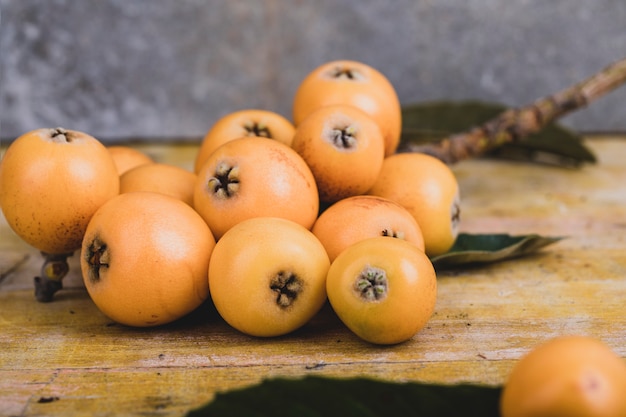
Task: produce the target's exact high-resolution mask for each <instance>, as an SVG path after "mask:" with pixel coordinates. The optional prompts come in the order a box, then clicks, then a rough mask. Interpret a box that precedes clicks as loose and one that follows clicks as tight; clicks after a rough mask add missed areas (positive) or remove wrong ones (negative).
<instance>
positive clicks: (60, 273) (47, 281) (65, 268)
mask: <svg viewBox="0 0 626 417" xmlns="http://www.w3.org/2000/svg"><path fill="white" fill-rule="evenodd" d="M41 255H42V256H43V258H44V262H43V265H42V266H41V276H40V277H35V278H34V282H35V298H36V299H37V301H39V302H42V303H48V302H50V301H52V299H53V297H54V294H55V293H56V292H57V291H59V290H60V289H62V288H63V278H64V277H65V276H66V275H67V273H68V272H69V270H70V267H69V265H68V263H67V258H68V257H70V256H72V255H73V254H72V253H63V254H52V253H46V252H41Z"/></svg>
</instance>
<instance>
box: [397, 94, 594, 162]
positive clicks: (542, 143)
mask: <svg viewBox="0 0 626 417" xmlns="http://www.w3.org/2000/svg"><path fill="white" fill-rule="evenodd" d="M506 109H507V107H506V106H504V105H501V104H497V103H485V102H480V101H462V102H448V101H437V102H424V103H416V104H410V105H406V106H404V107H403V109H402V138H401V145H400V146H401V147H402V144H406V143H409V142H411V143H416V144H421V143H427V142H434V141H438V140H441V139H443V138H445V137H447V136H450V135H452V134H456V133H463V132H465V131H468V130H469V129H471V128H472V127H476V126H480V125H481V124H483V123H485V122H487V121H489V120H490V119H492V118H494V117H496V116H498V115H499V114H500V113H502V112H503V111H504V110H506ZM487 155H488V156H491V157H499V158H507V159H516V160H522V161H529V162H541V163H548V164H554V165H559V166H572V167H576V166H579V165H581V164H583V163H585V162H589V163H595V162H596V157H595V155H594V154H593V153H592V152H591V151H590V150H589V149H588V148H587V147H585V145H584V144H583V141H582V138H581V137H580V136H579V135H576V134H575V133H573V132H572V131H570V130H568V129H566V128H564V127H562V126H560V125H558V124H556V123H553V124H550V125H548V126H546V127H545V128H544V129H543V130H541V131H540V132H538V133H535V134H532V135H529V136H527V137H526V138H524V139H523V140H522V141H520V142H517V143H508V144H505V145H502V146H500V147H499V148H497V149H495V150H493V151H491V152H489V153H488V154H487Z"/></svg>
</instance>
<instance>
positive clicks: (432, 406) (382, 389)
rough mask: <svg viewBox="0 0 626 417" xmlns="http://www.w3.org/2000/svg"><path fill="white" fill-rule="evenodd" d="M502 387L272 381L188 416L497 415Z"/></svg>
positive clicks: (233, 393)
mask: <svg viewBox="0 0 626 417" xmlns="http://www.w3.org/2000/svg"><path fill="white" fill-rule="evenodd" d="M500 393H501V387H490V386H479V385H470V384H458V385H436V384H425V383H418V382H407V383H399V382H387V381H380V380H375V379H370V378H348V379H339V378H330V377H321V376H307V377H303V378H300V379H288V378H276V379H269V380H265V381H263V382H261V383H260V384H257V385H254V386H251V387H247V388H243V389H238V390H233V391H228V392H225V393H218V394H216V396H215V398H214V399H213V401H211V402H209V403H208V404H206V405H204V406H202V407H200V408H198V409H196V410H192V411H190V412H189V413H188V414H187V416H188V417H202V416H204V417H209V416H220V417H226V416H229V417H239V416H241V417H264V416H267V417H270V416H271V417H286V416H298V417H327V416H328V417H332V416H341V417H350V416H354V417H356V416H359V417H395V416H425V417H444V416H463V415H471V416H481V417H497V416H498V415H499V411H498V403H499V398H500Z"/></svg>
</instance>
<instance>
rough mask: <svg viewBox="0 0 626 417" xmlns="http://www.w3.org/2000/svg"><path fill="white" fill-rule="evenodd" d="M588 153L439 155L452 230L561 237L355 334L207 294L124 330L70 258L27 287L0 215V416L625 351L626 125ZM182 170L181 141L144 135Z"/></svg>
mask: <svg viewBox="0 0 626 417" xmlns="http://www.w3.org/2000/svg"><path fill="white" fill-rule="evenodd" d="M586 143H587V144H588V145H589V147H590V148H591V149H592V150H593V151H594V152H595V153H596V155H597V157H598V159H599V162H598V164H596V165H586V166H584V167H583V168H581V169H576V170H570V169H563V168H555V167H549V166H538V165H529V164H522V163H510V162H503V161H493V160H472V161H465V162H462V163H460V164H457V165H455V166H454V167H453V169H454V171H455V173H456V174H457V176H458V179H459V182H460V185H461V192H462V220H461V222H462V229H463V231H466V232H471V233H510V234H528V233H539V234H542V235H549V236H567V238H566V239H564V240H562V241H560V242H558V243H556V244H554V245H552V246H549V247H547V248H545V249H544V250H543V251H542V252H540V253H538V254H536V255H532V256H527V257H524V258H520V259H516V260H509V261H505V262H502V263H499V264H493V265H490V266H483V267H474V268H458V269H455V270H453V271H449V272H440V273H439V277H438V278H439V294H438V301H437V307H436V310H435V313H434V316H433V317H432V319H431V321H430V322H429V324H428V326H427V327H426V328H425V329H424V330H423V331H421V332H420V333H419V334H418V335H416V336H415V337H414V338H413V339H412V340H410V341H409V342H407V343H403V344H400V345H397V346H391V347H378V346H373V345H369V344H367V343H365V342H362V341H361V340H359V339H357V338H356V337H355V336H354V335H352V334H351V333H350V332H349V331H348V330H347V329H346V328H345V327H344V326H343V325H342V324H341V323H340V322H339V321H338V319H337V318H336V317H335V316H334V315H333V312H332V310H330V308H328V307H327V308H325V309H324V310H323V311H322V312H321V313H320V314H319V315H318V316H317V317H316V318H315V319H314V320H313V321H312V322H311V323H310V324H309V325H308V326H306V327H305V328H303V329H301V330H299V331H297V332H296V333H294V334H290V335H288V336H285V337H280V338H274V339H257V338H252V337H248V336H245V335H242V334H240V333H238V332H237V331H235V330H233V329H232V328H229V327H228V325H226V324H225V322H224V321H223V320H222V319H221V318H220V317H219V316H218V315H217V314H216V313H215V311H214V310H213V309H211V307H210V306H209V305H207V306H203V307H202V308H200V309H199V310H198V311H196V312H195V313H193V314H192V315H190V316H189V317H187V318H185V319H183V320H180V321H179V322H176V323H174V324H171V325H167V326H164V327H161V328H153V329H135V328H128V327H124V326H121V325H118V324H115V323H113V322H112V321H111V320H110V319H108V318H107V317H105V316H104V315H102V314H101V313H100V312H99V311H98V310H97V309H96V307H95V306H94V304H93V303H92V302H91V300H90V299H89V296H88V294H87V292H86V291H85V289H84V286H83V284H82V279H81V277H80V271H79V268H78V263H77V259H76V258H77V256H76V255H75V256H74V257H72V258H71V267H72V271H71V272H70V275H69V276H68V277H66V279H65V281H64V285H65V288H64V289H63V290H62V291H61V292H59V293H57V294H56V296H55V300H54V301H53V302H52V303H47V304H44V303H38V302H37V301H35V299H34V295H33V284H32V278H33V277H34V276H35V275H36V274H38V270H39V268H40V264H41V259H40V257H39V254H38V252H37V251H36V250H33V249H32V248H30V247H28V246H27V245H25V244H24V243H22V242H21V241H20V240H19V239H18V238H17V237H15V235H13V234H12V232H11V231H10V229H9V228H8V226H7V225H6V223H5V221H4V219H1V220H0V233H1V241H0V274H1V275H0V415H3V416H4V415H6V416H40V415H46V416H72V415H77V416H78V415H101V416H106V415H129V416H139V415H142V416H145V415H159V416H179V415H183V414H185V412H187V411H188V410H190V409H192V408H195V407H198V406H200V405H202V404H204V403H206V402H207V401H209V400H211V398H212V397H213V395H214V394H215V392H217V391H223V390H228V389H232V388H235V387H244V386H247V385H250V384H255V383H258V382H259V381H261V380H262V379H264V378H268V377H276V376H283V377H300V376H304V375H326V376H341V377H350V376H369V377H374V378H382V379H387V380H394V381H428V382H439V383H457V382H474V383H481V384H501V383H502V382H503V381H504V379H505V377H506V375H507V373H508V372H509V370H510V369H511V366H512V365H513V364H514V363H515V361H516V360H517V359H518V358H519V357H520V355H522V354H524V353H525V352H527V351H528V350H529V349H530V348H532V347H533V346H534V345H535V344H536V343H538V342H540V341H542V340H546V339H548V338H551V337H554V336H557V335H562V334H573V333H576V334H586V335H592V336H595V337H599V338H601V339H602V340H604V341H605V342H606V343H607V344H608V345H610V346H611V347H612V348H613V349H614V350H615V351H616V352H617V353H618V354H619V355H620V356H622V357H626V305H625V300H626V238H625V234H626V163H625V162H624V161H626V138H625V137H621V136H618V135H615V136H601V137H597V136H594V137H589V138H587V142H586ZM138 147H139V148H140V149H142V150H144V151H146V152H147V153H149V154H150V155H152V156H153V157H154V158H155V159H156V160H158V161H161V162H167V163H173V164H176V165H179V166H184V167H188V168H190V167H191V166H192V163H193V159H194V157H195V152H196V150H197V147H196V146H194V145H180V146H175V147H174V146H169V145H142V146H138Z"/></svg>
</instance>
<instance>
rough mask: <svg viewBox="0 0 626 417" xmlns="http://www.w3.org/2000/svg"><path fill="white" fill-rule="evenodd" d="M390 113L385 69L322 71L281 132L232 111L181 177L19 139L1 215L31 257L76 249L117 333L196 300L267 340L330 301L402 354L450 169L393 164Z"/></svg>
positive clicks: (446, 228) (425, 287) (448, 203)
mask: <svg viewBox="0 0 626 417" xmlns="http://www.w3.org/2000/svg"><path fill="white" fill-rule="evenodd" d="M401 119H402V116H401V107H400V102H399V99H398V96H397V93H396V91H395V89H394V87H393V86H392V84H391V83H390V81H389V80H388V79H387V78H386V77H385V76H384V75H383V74H382V73H381V72H379V71H377V70H376V69H374V68H372V67H371V66H368V65H366V64H364V63H361V62H356V61H346V60H343V61H332V62H327V63H325V64H323V65H321V66H319V67H318V68H316V69H315V70H313V71H312V72H311V73H309V74H308V75H307V76H306V77H305V78H304V79H303V80H302V82H301V83H300V85H299V87H298V88H297V91H296V93H295V95H294V99H293V114H292V121H290V120H288V119H287V118H285V117H283V116H282V115H280V114H278V113H275V112H272V111H268V110H260V109H243V110H239V111H235V112H232V113H229V114H227V115H225V116H223V117H221V118H220V119H219V120H217V121H216V122H215V123H214V124H213V125H212V126H210V128H209V129H208V131H207V133H206V135H205V137H204V138H203V140H202V142H201V144H200V147H199V149H198V152H197V155H196V160H195V161H194V167H193V170H186V169H183V168H180V167H177V166H173V165H168V164H164V163H157V162H155V161H154V160H153V159H152V158H150V157H148V156H147V155H146V154H144V153H142V152H140V151H138V150H136V149H134V148H131V147H126V146H109V147H106V146H104V145H103V144H102V143H100V142H99V141H98V140H97V139H95V138H94V137H92V136H90V135H89V134H86V133H83V132H79V131H74V130H68V129H63V128H55V129H38V130H34V131H31V132H28V133H26V134H24V135H22V136H20V137H19V138H18V139H16V140H15V141H14V142H13V143H11V145H10V146H9V148H8V149H7V152H6V154H5V157H4V158H3V161H2V164H1V165H0V206H1V207H2V211H3V213H4V216H5V218H6V220H7V222H8V224H9V225H10V226H11V228H12V229H13V230H14V231H15V232H16V234H18V235H19V236H20V237H21V238H22V239H23V240H24V241H26V242H27V243H28V244H30V245H31V246H33V247H35V248H37V249H38V250H40V251H42V252H43V253H46V254H59V255H63V254H71V253H73V252H75V251H80V264H81V272H82V276H83V280H84V283H85V286H86V289H87V291H88V293H89V295H90V297H91V299H92V300H93V301H94V303H95V304H96V306H97V307H98V308H99V309H100V310H101V311H102V312H103V313H104V314H105V315H107V316H108V317H109V318H111V319H113V320H115V321H117V322H119V323H122V324H125V325H128V326H142V327H145V326H157V325H162V324H165V323H169V322H172V321H174V320H177V319H179V318H181V317H183V316H185V315H187V314H188V313H190V312H191V311H193V310H195V309H196V308H197V307H199V306H200V305H201V304H202V303H203V302H205V301H207V300H209V299H210V300H211V301H212V302H213V303H214V305H215V307H216V309H217V311H218V312H219V314H220V315H221V316H222V317H223V319H224V320H225V321H226V322H227V323H228V324H230V325H231V326H232V327H234V328H236V329H237V330H239V331H241V332H243V333H246V334H249V335H253V336H259V337H271V336H278V335H284V334H287V333H290V332H292V331H294V330H296V329H298V328H300V327H302V326H303V325H305V324H306V323H307V322H309V320H311V318H312V317H313V316H315V314H317V313H318V312H319V310H320V309H321V308H322V307H323V305H324V304H325V303H326V302H327V301H328V302H329V303H330V305H331V306H332V309H333V310H334V311H335V312H336V314H337V316H338V317H339V318H340V319H341V321H342V322H343V323H345V325H346V326H347V327H348V328H349V329H350V330H351V331H353V332H354V333H355V334H356V335H358V336H359V337H360V338H362V339H364V340H366V341H368V342H371V343H374V344H395V343H400V342H403V341H406V340H408V339H410V338H411V337H413V336H414V335H415V334H416V333H417V332H419V331H420V330H421V329H422V328H423V327H424V326H425V324H426V323H427V321H428V320H429V319H430V317H431V315H432V313H433V310H434V307H435V302H436V298H437V297H436V295H437V280H436V274H435V270H434V268H433V265H432V263H431V261H430V258H431V257H432V256H436V255H439V254H442V253H445V252H446V251H448V250H449V249H450V248H451V246H452V244H453V243H454V241H455V239H456V236H457V233H458V223H459V187H458V184H457V181H456V179H455V176H454V174H453V172H452V171H451V170H450V168H449V167H448V166H447V165H445V164H444V163H443V162H441V161H440V160H438V159H436V158H434V157H431V156H429V155H425V154H419V153H398V152H397V148H398V145H399V142H400V134H401V126H402V120H401Z"/></svg>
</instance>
